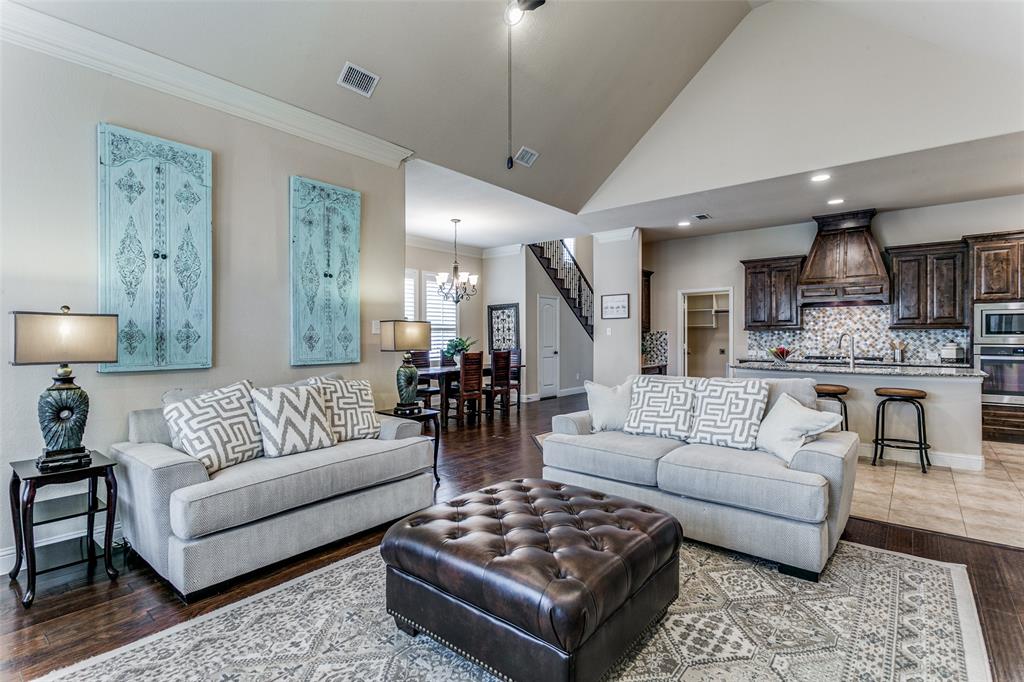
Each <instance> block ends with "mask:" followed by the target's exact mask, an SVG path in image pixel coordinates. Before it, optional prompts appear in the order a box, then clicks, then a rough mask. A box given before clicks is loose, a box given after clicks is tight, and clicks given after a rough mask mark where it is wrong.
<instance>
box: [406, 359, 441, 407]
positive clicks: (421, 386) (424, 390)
mask: <svg viewBox="0 0 1024 682" xmlns="http://www.w3.org/2000/svg"><path fill="white" fill-rule="evenodd" d="M409 354H410V355H412V366H413V367H416V368H417V369H429V368H430V351H429V350H414V351H410V353H409ZM440 393H441V389H440V388H438V387H437V386H431V385H430V377H424V376H421V377H420V379H419V382H418V384H417V388H416V397H418V398H421V399H422V400H423V407H425V408H427V409H428V410H429V409H430V408H431V403H432V402H433V400H434V396H435V395H439V394H440Z"/></svg>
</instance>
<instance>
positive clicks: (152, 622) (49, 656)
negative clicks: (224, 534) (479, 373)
mask: <svg viewBox="0 0 1024 682" xmlns="http://www.w3.org/2000/svg"><path fill="white" fill-rule="evenodd" d="M585 408H586V400H585V398H584V397H583V396H572V397H569V398H559V399H557V400H548V401H543V402H540V403H529V404H526V403H524V404H523V406H522V408H521V410H520V412H519V413H516V411H515V410H513V411H512V415H511V416H509V417H504V418H503V417H495V418H494V419H493V420H487V419H485V420H483V422H482V423H481V424H479V425H475V426H472V425H471V426H469V427H467V428H464V429H461V430H458V429H455V428H454V422H453V423H452V424H453V428H452V429H450V430H449V431H447V432H445V433H444V434H443V436H442V441H441V452H440V458H439V466H438V470H439V473H440V475H441V483H440V484H439V485H438V488H437V491H436V499H438V500H444V499H449V498H451V497H454V496H455V495H457V494H459V493H462V492H465V491H468V490H473V489H476V488H480V487H483V486H485V485H487V484H488V483H492V482H494V481H498V480H503V479H506V478H520V477H524V476H539V475H540V469H541V458H540V452H539V450H538V449H537V447H536V446H535V445H534V442H533V439H532V435H533V434H536V433H542V432H545V431H548V430H550V424H551V421H550V420H551V417H552V416H553V415H555V414H562V413H564V412H571V411H574V410H578V409H585ZM385 528H386V526H382V527H380V528H376V529H373V530H370V531H367V532H365V533H361V534H359V535H357V536H354V537H351V538H348V539H346V540H343V541H340V542H338V543H335V544H333V545H330V546H328V547H324V548H321V549H318V550H314V551H312V552H309V553H307V554H305V555H303V556H300V557H296V558H294V559H292V560H289V561H287V562H282V563H281V564H278V565H275V566H271V567H268V568H266V569H264V570H261V571H258V572H256V573H254V574H252V575H250V576H247V577H245V578H242V579H239V580H237V581H234V582H233V583H231V584H229V585H228V586H227V587H225V588H224V589H223V590H222V591H220V592H218V593H216V594H214V595H212V596H209V597H207V598H205V599H203V600H201V601H199V602H197V603H194V604H190V605H186V604H184V603H182V602H181V601H180V600H179V599H178V598H177V597H176V596H175V595H174V593H173V592H172V591H171V589H170V588H169V587H167V586H166V585H165V584H164V583H163V582H162V581H161V580H160V579H159V578H158V577H157V576H156V574H155V573H153V571H152V570H150V569H149V567H148V566H146V565H145V564H143V563H141V562H138V561H137V562H136V563H135V565H132V566H129V567H128V568H127V570H124V571H122V573H121V577H120V578H119V579H118V580H117V582H116V583H111V582H108V581H107V579H106V576H105V575H104V574H103V572H102V570H100V571H99V576H100V577H98V578H96V579H95V580H93V581H90V580H89V579H88V577H87V576H86V570H85V567H84V566H76V567H72V568H69V569H65V570H63V571H56V572H54V573H49V574H45V575H42V576H40V577H39V581H38V585H37V590H36V601H35V604H34V605H33V606H32V608H31V609H28V610H25V609H23V608H22V607H21V606H20V604H19V599H20V589H19V587H18V585H17V583H15V582H12V583H11V585H10V587H9V589H8V590H6V591H4V592H3V593H2V595H0V613H2V614H3V618H2V620H0V656H2V660H0V679H3V680H28V679H32V678H34V677H38V676H40V675H42V674H44V673H46V672H48V671H50V670H54V669H57V668H61V667H64V666H67V665H71V664H72V663H75V662H77V661H80V660H82V659H85V658H88V657H90V656H95V655H97V654H100V653H103V652H105V651H109V650H111V649H114V648H116V647H119V646H122V645H124V644H128V643H130V642H133V641H135V640H137V639H140V638H142V637H145V636H147V635H151V634H153V633H155V632H159V631H160V630H163V629H165V628H168V627H170V626H172V625H175V624H177V623H180V622H182V621H185V620H188V619H190V618H194V617H195V616H198V615H201V614H204V613H209V612H210V611H213V610H215V609H217V608H219V607H221V606H224V605H226V604H230V603H231V602H234V601H237V600H239V599H242V598H245V597H248V596H251V595H253V594H256V593H258V592H260V591H262V590H265V589H267V588H269V587H272V586H274V585H278V584H280V583H282V582H285V581H287V580H291V579H292V578H297V577H299V576H302V575H304V574H306V573H308V572H309V571H311V570H314V569H316V568H320V567H322V566H326V565H327V564H330V563H332V562H335V561H337V560H339V559H342V558H345V557H347V556H351V555H353V554H356V553H358V552H361V551H362V550H364V549H367V548H370V547H374V546H376V545H377V544H378V543H379V542H380V539H381V536H382V535H383V533H384V530H385ZM844 539H846V540H849V541H852V542H859V543H862V544H865V545H871V546H873V547H880V548H883V549H888V550H892V551H896V552H904V553H906V554H913V555H916V556H922V557H926V558H929V559H937V560H939V561H947V562H952V563H961V564H966V565H967V567H968V571H969V573H970V577H971V586H972V588H973V590H974V598H975V600H976V602H977V605H978V610H979V615H980V618H981V626H982V629H983V631H984V634H985V640H986V644H987V646H988V653H989V658H990V660H991V664H992V671H993V674H994V677H995V679H996V680H1002V681H1006V682H1010V681H1021V680H1024V624H1022V622H1024V550H1017V549H1012V548H1008V547H1002V546H998V545H992V544H987V543H984V542H978V541H972V540H965V539H963V538H958V537H953V536H947V535H941V534H938V533H931V532H926V531H920V530H915V529H911V528H904V527H901V526H894V525H890V524H885V523H879V522H875V521H866V520H862V519H851V520H850V522H849V524H848V526H847V530H846V533H845V535H844ZM118 568H121V563H120V559H118Z"/></svg>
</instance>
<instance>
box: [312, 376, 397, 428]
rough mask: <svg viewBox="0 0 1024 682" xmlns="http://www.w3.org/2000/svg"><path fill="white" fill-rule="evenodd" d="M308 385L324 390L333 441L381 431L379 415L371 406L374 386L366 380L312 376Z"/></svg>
mask: <svg viewBox="0 0 1024 682" xmlns="http://www.w3.org/2000/svg"><path fill="white" fill-rule="evenodd" d="M310 385H311V386H314V387H316V388H318V389H319V390H320V391H321V392H322V393H323V396H324V404H325V405H326V406H327V418H328V419H330V422H331V432H332V433H333V434H334V440H335V441H336V442H338V443H343V442H345V441H349V440H357V439H360V438H376V437H377V436H379V435H380V419H378V418H377V413H376V412H375V411H374V409H373V389H371V388H370V382H369V381H365V380H361V381H356V380H346V379H325V378H323V377H313V378H312V379H311V380H310Z"/></svg>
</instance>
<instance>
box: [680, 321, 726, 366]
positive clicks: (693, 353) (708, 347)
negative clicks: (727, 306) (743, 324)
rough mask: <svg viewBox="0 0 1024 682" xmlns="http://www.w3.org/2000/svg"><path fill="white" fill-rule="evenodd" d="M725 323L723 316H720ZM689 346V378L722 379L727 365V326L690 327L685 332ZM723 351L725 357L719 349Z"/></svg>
mask: <svg viewBox="0 0 1024 682" xmlns="http://www.w3.org/2000/svg"><path fill="white" fill-rule="evenodd" d="M720 317H721V318H722V319H721V322H723V323H724V322H725V321H726V319H725V316H724V315H721V316H720ZM687 344H688V345H689V350H690V358H689V372H688V374H689V376H691V377H724V376H726V374H727V371H726V369H727V367H728V365H729V325H728V324H719V325H718V326H717V327H690V328H689V329H688V330H687ZM722 348H724V349H725V355H721V354H719V352H718V351H719V349H722Z"/></svg>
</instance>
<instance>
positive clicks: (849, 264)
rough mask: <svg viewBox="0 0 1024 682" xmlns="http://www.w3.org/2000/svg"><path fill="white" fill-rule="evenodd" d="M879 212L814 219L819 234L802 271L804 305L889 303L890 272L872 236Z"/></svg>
mask: <svg viewBox="0 0 1024 682" xmlns="http://www.w3.org/2000/svg"><path fill="white" fill-rule="evenodd" d="M875 213H876V211H875V209H873V208H870V209H866V210H863V211H847V212H845V213H833V214H831V215H822V216H814V220H815V222H817V223H818V234H817V235H815V237H814V243H813V244H811V250H810V253H808V254H807V260H806V262H805V263H804V267H803V270H802V271H801V272H800V279H799V286H798V289H797V292H798V298H799V301H800V305H801V306H812V305H879V304H888V303H889V273H888V271H887V270H886V268H885V261H883V260H882V254H881V252H880V251H879V250H878V244H876V243H875V238H874V236H872V234H871V219H872V218H873V217H874V216H875Z"/></svg>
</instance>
